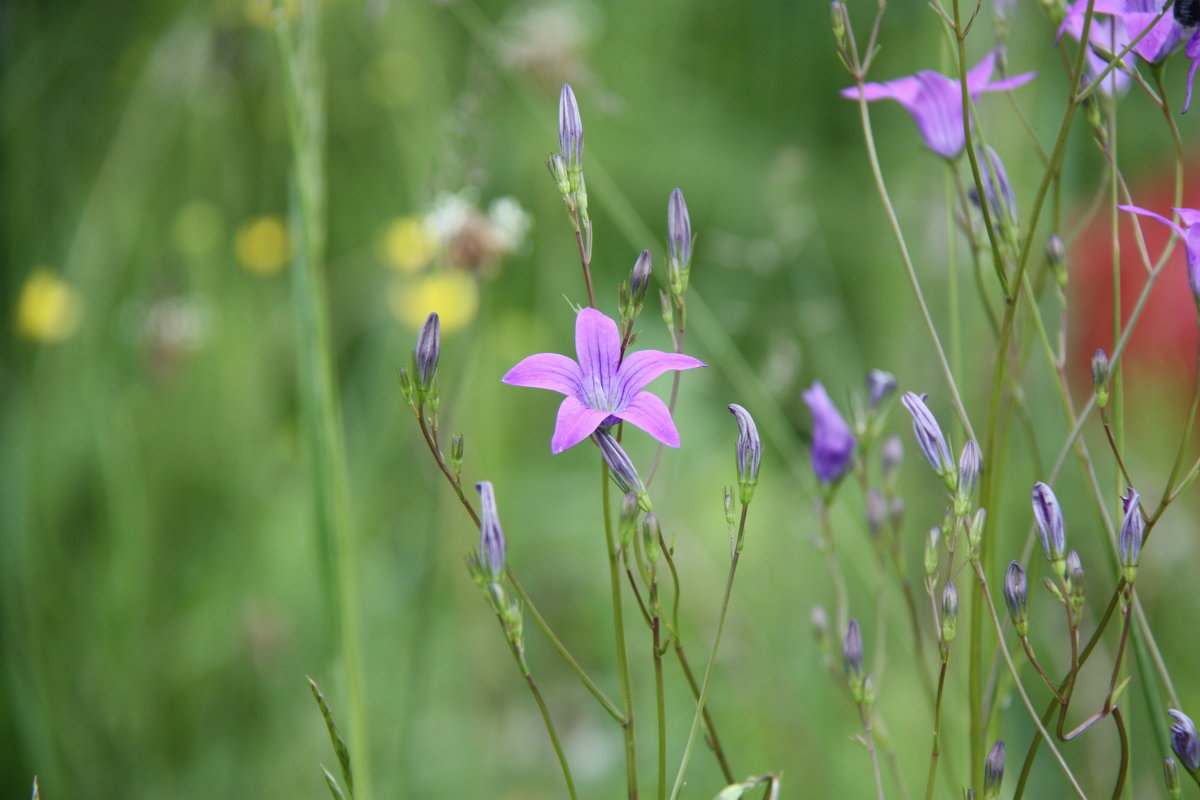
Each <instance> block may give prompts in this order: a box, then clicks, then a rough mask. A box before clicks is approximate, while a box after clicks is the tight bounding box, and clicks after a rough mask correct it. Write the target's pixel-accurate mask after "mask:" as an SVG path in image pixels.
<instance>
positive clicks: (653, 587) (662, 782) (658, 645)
mask: <svg viewBox="0 0 1200 800" xmlns="http://www.w3.org/2000/svg"><path fill="white" fill-rule="evenodd" d="M650 608H651V609H652V610H653V614H654V623H653V631H654V699H655V706H656V708H655V710H656V711H657V713H658V800H663V798H665V797H666V796H667V705H666V694H665V692H664V690H663V663H662V656H663V651H662V609H661V608H659V603H658V576H657V575H656V574H654V573H651V579H650Z"/></svg>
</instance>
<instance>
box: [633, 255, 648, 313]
mask: <svg viewBox="0 0 1200 800" xmlns="http://www.w3.org/2000/svg"><path fill="white" fill-rule="evenodd" d="M652 267H653V260H652V259H651V257H650V251H649V250H643V251H642V252H641V254H639V255H638V257H637V261H635V262H633V271H632V272H631V273H630V274H629V289H630V292H631V294H632V297H633V302H634V304H635V305H636V306H637V307H638V308H641V306H642V301H643V300H645V299H646V289H648V288H649V286H650V274H651V270H652Z"/></svg>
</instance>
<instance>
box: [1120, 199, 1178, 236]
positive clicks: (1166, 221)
mask: <svg viewBox="0 0 1200 800" xmlns="http://www.w3.org/2000/svg"><path fill="white" fill-rule="evenodd" d="M1117 208H1119V209H1121V210H1122V211H1128V212H1130V213H1133V214H1141V215H1142V216H1143V217H1150V218H1152V219H1156V220H1158V221H1159V222H1161V223H1162V224H1163V225H1168V226H1170V227H1171V228H1172V229H1173V230H1174V231H1175V232H1176V233H1178V234H1179V235H1180V236H1182V237H1186V236H1187V234H1186V233H1185V232H1184V230H1183V228H1181V227H1179V225H1178V224H1176V223H1175V222H1172V221H1171V220H1169V219H1167V218H1166V217H1164V216H1163V215H1162V214H1155V213H1154V212H1153V211H1150V210H1149V209H1145V208H1142V207H1141V206H1117Z"/></svg>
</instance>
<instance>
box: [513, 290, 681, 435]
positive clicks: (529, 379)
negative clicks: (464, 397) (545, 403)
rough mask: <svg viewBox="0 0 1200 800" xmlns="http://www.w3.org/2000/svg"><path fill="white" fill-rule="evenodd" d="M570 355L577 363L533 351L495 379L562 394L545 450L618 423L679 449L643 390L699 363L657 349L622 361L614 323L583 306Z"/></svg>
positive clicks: (669, 425)
mask: <svg viewBox="0 0 1200 800" xmlns="http://www.w3.org/2000/svg"><path fill="white" fill-rule="evenodd" d="M575 353H576V355H577V356H578V359H579V360H578V361H574V360H572V359H570V358H567V357H566V356H564V355H559V354H558V353H537V354H535V355H532V356H529V357H527V358H525V359H523V360H522V361H521V362H520V363H518V364H517V365H516V366H515V367H513V368H512V369H510V370H509V371H508V373H507V374H506V375H505V376H504V377H503V378H501V380H502V381H503V382H504V383H507V384H508V385H510V386H528V387H532V388H534V389H549V390H551V391H553V392H561V393H562V394H565V395H566V399H564V400H563V401H562V405H561V406H559V408H558V420H557V421H556V422H555V425H554V436H553V437H552V438H551V440H550V451H551V452H553V453H561V452H562V451H563V450H566V449H567V448H568V447H574V446H575V445H577V444H579V443H580V442H582V441H583V440H584V439H586V438H587V437H588V436H589V435H591V433H592V431H594V430H596V429H597V428H599V427H601V426H609V425H615V424H617V422H619V421H621V420H624V421H625V422H628V423H630V424H632V425H636V426H637V427H639V428H641V429H642V430H644V431H645V432H646V433H648V434H650V435H651V436H653V437H654V438H655V439H658V440H659V441H660V442H662V443H663V444H666V445H670V446H671V447H678V446H679V431H677V430H676V429H675V423H674V421H673V420H672V419H671V412H670V411H669V410H667V405H666V403H664V402H663V401H662V400H660V399H658V397H656V396H654V395H652V394H650V392H646V391H643V387H645V386H646V384H648V383H650V381H652V380H654V379H655V378H657V377H658V376H659V375H662V374H663V373H664V372H667V371H668V370H672V369H694V368H695V367H703V366H704V364H703V363H702V362H701V361H698V360H697V359H694V358H692V357H691V356H685V355H683V354H681V353H664V352H663V351H661V350H638V351H637V352H635V353H626V354H625V357H624V358H622V357H621V334H620V333H619V332H618V330H617V324H616V323H615V322H613V321H612V320H611V319H609V318H608V317H606V316H605V315H604V314H602V313H600V312H599V311H597V310H596V309H594V308H584V309H582V310H580V312H579V314H578V315H576V317H575Z"/></svg>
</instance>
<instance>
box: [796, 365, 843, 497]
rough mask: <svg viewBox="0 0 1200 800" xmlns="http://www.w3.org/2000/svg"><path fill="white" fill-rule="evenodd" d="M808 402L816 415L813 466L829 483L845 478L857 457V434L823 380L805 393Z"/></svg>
mask: <svg viewBox="0 0 1200 800" xmlns="http://www.w3.org/2000/svg"><path fill="white" fill-rule="evenodd" d="M804 402H806V403H808V410H809V411H811V412H812V418H813V431H812V465H813V472H815V473H816V474H817V480H819V481H820V482H821V483H825V484H829V483H833V482H834V481H836V480H837V479H838V478H840V477H842V473H844V472H845V471H846V467H848V466H849V465H850V457H851V456H852V455H853V454H854V444H855V439H854V434H852V433H851V432H850V428H849V427H848V426H847V425H846V421H845V420H844V419H842V415H841V414H840V413H839V412H838V410H837V406H835V405H834V404H833V401H832V400H830V399H829V395H828V394H826V392H825V387H824V386H822V385H821V382H820V381H816V382H814V383H813V385H812V386H811V387H809V389H808V391H806V392H805V393H804Z"/></svg>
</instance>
